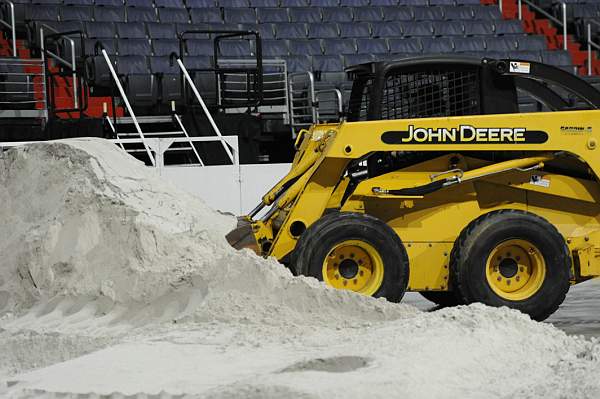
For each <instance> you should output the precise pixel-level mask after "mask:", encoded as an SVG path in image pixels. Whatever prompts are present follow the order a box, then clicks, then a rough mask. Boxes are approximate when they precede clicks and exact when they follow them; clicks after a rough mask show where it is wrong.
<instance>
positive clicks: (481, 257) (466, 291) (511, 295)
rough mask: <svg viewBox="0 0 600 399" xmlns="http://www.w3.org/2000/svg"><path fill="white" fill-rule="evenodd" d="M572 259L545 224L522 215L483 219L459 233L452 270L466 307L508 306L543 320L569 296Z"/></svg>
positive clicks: (502, 214) (510, 213)
mask: <svg viewBox="0 0 600 399" xmlns="http://www.w3.org/2000/svg"><path fill="white" fill-rule="evenodd" d="M570 268H571V258H570V256H569V251H568V249H567V246H566V244H565V240H564V238H563V237H562V235H561V234H560V233H559V232H558V231H557V230H556V228H555V227H554V226H553V225H552V224H550V223H549V222H548V221H546V220H545V219H543V218H541V217H539V216H536V215H534V214H532V213H528V212H523V211H518V210H502V211H496V212H491V213H488V214H486V215H483V216H481V217H479V218H478V219H476V220H475V221H473V222H472V223H471V224H469V226H467V228H466V229H465V230H464V231H463V232H462V233H461V235H460V237H459V238H458V240H457V241H456V243H455V245H454V249H453V251H452V256H451V262H450V269H451V272H452V274H453V281H454V283H455V284H456V285H457V289H458V290H457V292H459V293H460V294H461V296H462V299H463V300H464V301H465V303H472V302H482V303H484V304H486V305H490V306H507V307H510V308H514V309H518V310H520V311H521V312H523V313H526V314H528V315H530V316H531V317H532V318H533V319H535V320H544V319H546V318H547V317H548V316H550V315H551V314H552V313H554V312H555V311H556V310H557V309H558V307H559V305H560V304H561V303H562V302H563V301H564V299H565V296H566V294H567V292H568V291H569V287H570V284H569V273H570Z"/></svg>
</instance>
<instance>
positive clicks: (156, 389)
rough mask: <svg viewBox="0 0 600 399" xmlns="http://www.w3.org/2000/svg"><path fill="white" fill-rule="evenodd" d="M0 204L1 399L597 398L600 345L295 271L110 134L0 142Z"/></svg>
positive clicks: (478, 308) (490, 314) (513, 315)
mask: <svg viewBox="0 0 600 399" xmlns="http://www.w3.org/2000/svg"><path fill="white" fill-rule="evenodd" d="M204 184H214V185H217V184H218V182H205V183H204ZM0 204H2V207H0V221H2V224H1V225H0V253H1V254H2V256H1V257H0V349H1V350H0V395H1V396H3V397H9V398H29V397H79V398H83V397H97V395H113V396H114V397H115V398H116V397H123V396H124V395H140V397H145V396H144V395H158V394H161V397H170V396H175V395H188V396H189V397H200V398H238V397H249V398H283V397H286V398H287V397H298V398H336V397H340V398H342V397H343V398H380V397H381V398H383V397H385V398H389V397H406V398H449V397H461V398H513V397H519V398H537V397H544V398H563V397H569V398H594V399H597V398H599V397H600V379H599V378H598V376H599V375H600V343H599V342H598V341H596V340H594V339H592V340H586V339H583V338H581V337H575V336H569V335H566V334H565V333H564V332H562V331H560V330H558V329H556V328H555V327H553V326H552V325H549V324H543V323H537V322H534V321H531V320H530V319H529V318H528V317H527V316H525V315H522V314H520V313H518V312H516V311H511V310H509V309H492V308H487V307H485V306H482V305H472V306H468V307H459V308H453V309H445V310H439V311H435V312H423V311H420V310H418V309H417V308H415V307H412V306H409V305H397V304H391V303H388V302H386V301H385V300H382V299H373V298H367V297H363V296H360V295H357V294H352V293H349V292H342V291H336V290H333V289H329V288H327V287H325V286H324V285H323V284H321V283H320V282H318V281H316V280H314V279H311V278H305V277H293V276H292V275H291V273H289V271H287V269H285V268H284V267H283V266H281V265H280V264H278V263H277V262H275V261H274V260H265V259H262V258H259V257H257V256H256V255H254V254H253V253H251V252H249V251H241V252H238V251H235V250H234V249H232V248H231V247H229V245H228V244H227V243H226V241H225V239H224V234H225V232H227V231H229V230H230V229H231V227H232V226H233V225H234V223H235V219H234V218H233V217H232V216H231V215H224V214H220V213H218V212H215V211H213V210H212V209H209V208H208V207H207V206H206V205H205V204H204V203H203V202H202V201H201V200H199V199H198V198H196V197H194V196H192V195H190V194H186V193H185V192H183V191H182V190H180V189H177V188H175V187H173V186H171V185H170V184H168V183H167V182H165V181H163V180H162V179H161V178H160V177H158V176H157V174H156V173H155V171H154V170H153V169H150V168H146V167H145V166H143V165H142V164H141V163H139V162H137V161H135V160H134V159H133V158H131V157H130V156H128V155H127V154H125V153H124V152H122V151H121V150H119V149H118V147H116V146H114V145H113V144H111V143H109V142H106V141H103V140H100V139H77V140H67V141H57V142H48V143H38V144H32V145H27V146H21V147H17V148H14V149H12V150H10V151H7V152H5V153H0Z"/></svg>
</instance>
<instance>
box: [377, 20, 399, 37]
mask: <svg viewBox="0 0 600 399" xmlns="http://www.w3.org/2000/svg"><path fill="white" fill-rule="evenodd" d="M402 26H403V23H400V22H396V21H394V22H391V21H386V22H380V23H377V24H373V37H381V38H386V37H401V36H402Z"/></svg>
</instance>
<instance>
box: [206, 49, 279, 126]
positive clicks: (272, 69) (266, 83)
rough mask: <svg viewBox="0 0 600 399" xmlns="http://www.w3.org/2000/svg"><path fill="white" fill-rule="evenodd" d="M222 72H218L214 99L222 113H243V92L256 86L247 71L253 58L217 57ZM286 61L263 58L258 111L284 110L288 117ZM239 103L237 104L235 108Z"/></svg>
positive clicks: (245, 97)
mask: <svg viewBox="0 0 600 399" xmlns="http://www.w3.org/2000/svg"><path fill="white" fill-rule="evenodd" d="M219 64H220V67H222V68H221V72H220V73H219V74H218V75H217V87H218V90H217V93H218V98H217V102H218V104H219V107H220V108H223V109H224V110H225V112H229V113H231V112H245V109H247V108H248V107H247V106H245V104H247V103H248V102H249V99H248V98H247V95H246V93H248V91H249V90H252V88H253V87H254V86H255V83H254V82H253V80H252V79H253V75H250V74H248V73H246V72H239V70H241V71H245V70H250V69H251V68H252V67H254V66H255V65H256V60H254V59H219ZM229 71H237V72H229ZM287 87H288V79H287V64H286V62H285V61H284V60H275V59H266V60H265V59H263V61H262V102H261V104H259V105H258V106H256V107H255V108H256V110H257V112H260V113H283V114H284V120H286V121H287V120H289V105H288V104H289V95H288V90H287ZM236 104H239V107H236Z"/></svg>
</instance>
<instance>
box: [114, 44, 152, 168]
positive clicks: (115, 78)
mask: <svg viewBox="0 0 600 399" xmlns="http://www.w3.org/2000/svg"><path fill="white" fill-rule="evenodd" d="M102 56H103V57H104V60H105V61H106V64H107V65H108V69H109V71H110V74H111V76H112V78H113V79H114V81H115V84H116V86H117V89H119V93H120V94H121V98H122V99H123V102H124V103H125V107H127V111H128V112H129V115H131V119H132V120H133V124H134V125H135V129H136V130H137V132H138V134H139V135H140V139H141V140H142V144H143V145H144V148H145V149H146V153H147V154H148V158H150V162H151V163H152V166H156V161H155V160H154V156H153V155H152V151H150V147H148V143H146V138H145V137H144V133H143V132H142V128H141V127H140V124H139V123H138V120H137V118H136V116H135V113H134V112H133V108H131V104H130V103H129V99H128V98H127V95H126V94H125V90H124V89H123V85H121V81H120V79H119V76H118V75H117V73H116V72H115V68H114V67H113V65H112V62H111V61H110V58H109V57H108V53H107V52H106V49H104V48H103V49H102Z"/></svg>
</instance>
